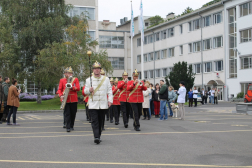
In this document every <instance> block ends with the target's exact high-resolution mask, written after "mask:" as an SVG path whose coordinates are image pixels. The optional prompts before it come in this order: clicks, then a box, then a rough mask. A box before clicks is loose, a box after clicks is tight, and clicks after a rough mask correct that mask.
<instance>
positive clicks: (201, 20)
mask: <svg viewBox="0 0 252 168" xmlns="http://www.w3.org/2000/svg"><path fill="white" fill-rule="evenodd" d="M198 15H199V16H200V28H201V44H200V45H201V69H202V70H201V77H202V88H204V83H203V72H204V70H203V39H202V28H203V17H202V16H201V15H200V14H199V13H198ZM202 88H201V89H202Z"/></svg>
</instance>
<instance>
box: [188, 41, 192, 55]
mask: <svg viewBox="0 0 252 168" xmlns="http://www.w3.org/2000/svg"><path fill="white" fill-rule="evenodd" d="M188 51H189V52H188V53H192V44H191V43H190V44H188Z"/></svg>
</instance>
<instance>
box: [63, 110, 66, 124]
mask: <svg viewBox="0 0 252 168" xmlns="http://www.w3.org/2000/svg"><path fill="white" fill-rule="evenodd" d="M63 125H66V108H65V109H64V111H63Z"/></svg>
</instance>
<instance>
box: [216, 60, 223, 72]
mask: <svg viewBox="0 0 252 168" xmlns="http://www.w3.org/2000/svg"><path fill="white" fill-rule="evenodd" d="M215 71H223V61H216V62H215Z"/></svg>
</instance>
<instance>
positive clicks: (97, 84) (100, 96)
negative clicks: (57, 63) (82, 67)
mask: <svg viewBox="0 0 252 168" xmlns="http://www.w3.org/2000/svg"><path fill="white" fill-rule="evenodd" d="M92 68H93V73H94V75H93V76H92V77H91V81H90V78H88V79H86V85H85V90H84V92H85V94H86V95H90V96H89V100H88V107H89V113H90V115H91V118H92V128H93V133H94V143H96V144H99V143H100V142H101V140H100V138H101V132H102V124H103V122H104V118H105V113H106V112H107V110H108V108H109V107H110V106H111V105H112V103H113V94H112V87H111V84H110V81H109V78H108V77H106V76H102V75H101V64H100V63H99V62H97V61H96V62H95V63H94V64H93V66H92ZM107 96H108V97H107Z"/></svg>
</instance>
